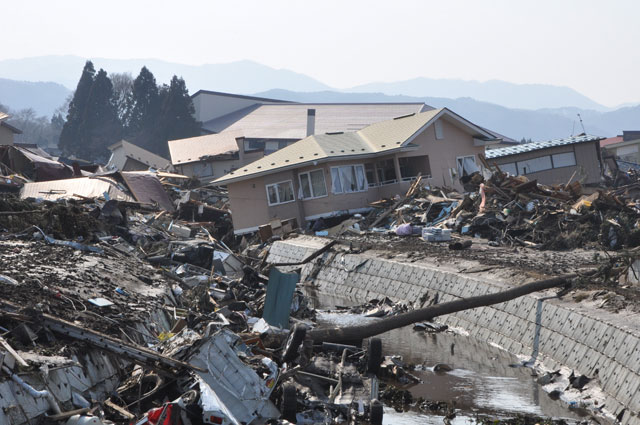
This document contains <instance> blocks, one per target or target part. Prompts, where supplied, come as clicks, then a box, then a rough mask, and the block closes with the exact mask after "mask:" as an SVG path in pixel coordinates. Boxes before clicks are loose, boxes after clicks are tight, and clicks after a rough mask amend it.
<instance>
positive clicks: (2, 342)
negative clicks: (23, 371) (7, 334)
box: [0, 336, 29, 367]
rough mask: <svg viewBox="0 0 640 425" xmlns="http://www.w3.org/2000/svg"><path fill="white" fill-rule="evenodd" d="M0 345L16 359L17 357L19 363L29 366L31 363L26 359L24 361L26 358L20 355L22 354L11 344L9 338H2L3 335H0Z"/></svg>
mask: <svg viewBox="0 0 640 425" xmlns="http://www.w3.org/2000/svg"><path fill="white" fill-rule="evenodd" d="M0 346H2V348H4V349H5V350H6V351H8V352H9V354H11V355H12V356H13V358H14V359H16V362H18V364H19V365H20V366H22V367H29V364H28V363H27V362H26V361H24V359H23V358H22V357H20V354H18V352H17V351H16V350H14V349H13V347H12V346H11V345H9V343H8V342H7V340H5V339H4V338H2V337H1V336H0Z"/></svg>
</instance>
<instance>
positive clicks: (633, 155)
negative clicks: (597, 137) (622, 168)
mask: <svg viewBox="0 0 640 425" xmlns="http://www.w3.org/2000/svg"><path fill="white" fill-rule="evenodd" d="M623 143H625V142H623ZM605 149H607V150H608V151H609V152H611V153H612V154H613V155H615V156H617V157H618V158H620V159H621V160H623V161H629V162H633V163H635V164H640V140H636V141H635V142H634V143H632V144H625V145H624V146H615V147H613V146H607V147H606V148H605Z"/></svg>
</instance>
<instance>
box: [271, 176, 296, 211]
mask: <svg viewBox="0 0 640 425" xmlns="http://www.w3.org/2000/svg"><path fill="white" fill-rule="evenodd" d="M267 200H268V201H269V205H278V204H286V203H287V202H293V201H295V198H294V197H293V182H292V181H291V180H287V181H284V182H280V183H274V184H268V185H267Z"/></svg>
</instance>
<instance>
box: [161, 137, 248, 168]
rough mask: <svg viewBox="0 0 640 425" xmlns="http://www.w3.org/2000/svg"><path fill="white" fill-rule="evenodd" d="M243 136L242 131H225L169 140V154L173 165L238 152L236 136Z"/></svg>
mask: <svg viewBox="0 0 640 425" xmlns="http://www.w3.org/2000/svg"><path fill="white" fill-rule="evenodd" d="M238 137H242V132H241V131H225V132H224V133H220V134H209V135H207V136H199V137H191V138H189V139H178V140H169V154H170V155H171V163H172V164H173V165H178V164H186V163H188V162H194V161H199V160H200V158H203V157H207V156H216V155H223V154H227V153H234V152H238V143H237V142H236V138H238Z"/></svg>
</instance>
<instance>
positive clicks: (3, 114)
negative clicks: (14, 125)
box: [0, 111, 9, 121]
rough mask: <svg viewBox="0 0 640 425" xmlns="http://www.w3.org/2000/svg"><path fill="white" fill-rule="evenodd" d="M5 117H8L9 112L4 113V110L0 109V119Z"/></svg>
mask: <svg viewBox="0 0 640 425" xmlns="http://www.w3.org/2000/svg"><path fill="white" fill-rule="evenodd" d="M5 118H9V114H5V113H4V112H2V111H0V121H2V120H3V119H5Z"/></svg>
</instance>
